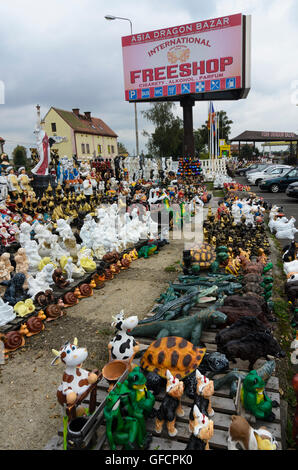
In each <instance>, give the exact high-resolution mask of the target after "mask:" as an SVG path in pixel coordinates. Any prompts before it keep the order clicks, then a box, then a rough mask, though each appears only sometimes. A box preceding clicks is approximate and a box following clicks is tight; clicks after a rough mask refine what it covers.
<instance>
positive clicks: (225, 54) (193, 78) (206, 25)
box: [122, 13, 250, 101]
mask: <svg viewBox="0 0 298 470" xmlns="http://www.w3.org/2000/svg"><path fill="white" fill-rule="evenodd" d="M247 18H249V21H246V20H247ZM122 54H123V67H124V85H125V99H126V100H127V101H160V100H179V99H181V97H182V96H183V95H192V97H193V98H194V99H199V100H204V99H239V98H242V97H245V96H246V95H247V93H248V91H249V88H250V83H249V80H250V63H249V62H250V17H247V16H244V15H242V14H241V13H239V14H236V15H230V16H224V17H221V18H215V19H211V20H206V21H199V22H195V23H190V24H185V25H181V26H175V27H171V28H165V29H159V30H155V31H149V32H147V33H140V34H133V35H131V36H125V37H123V38H122ZM244 90H246V93H245V92H244ZM237 91H238V92H237ZM240 91H242V93H239V92H240ZM216 94H218V98H217V97H216ZM225 94H226V95H228V96H233V95H234V96H235V97H234V98H225V97H224V95H225ZM244 95H245V96H244Z"/></svg>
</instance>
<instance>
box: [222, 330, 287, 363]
mask: <svg viewBox="0 0 298 470" xmlns="http://www.w3.org/2000/svg"><path fill="white" fill-rule="evenodd" d="M220 352H222V353H223V354H225V355H226V357H227V358H228V359H229V360H230V361H233V362H236V361H235V359H236V358H239V359H242V360H243V361H245V360H248V361H249V370H252V368H253V365H254V363H255V362H256V360H257V359H260V358H261V357H264V358H265V359H266V357H267V356H268V355H271V356H274V357H277V358H280V357H284V356H285V352H284V351H283V350H282V349H281V347H280V344H279V343H278V341H277V340H276V339H275V338H274V337H273V336H272V335H271V333H270V332H269V331H267V330H265V331H257V332H252V333H249V334H247V335H246V336H244V337H241V338H238V339H234V340H231V341H229V342H227V343H225V344H224V345H223V346H221V347H220Z"/></svg>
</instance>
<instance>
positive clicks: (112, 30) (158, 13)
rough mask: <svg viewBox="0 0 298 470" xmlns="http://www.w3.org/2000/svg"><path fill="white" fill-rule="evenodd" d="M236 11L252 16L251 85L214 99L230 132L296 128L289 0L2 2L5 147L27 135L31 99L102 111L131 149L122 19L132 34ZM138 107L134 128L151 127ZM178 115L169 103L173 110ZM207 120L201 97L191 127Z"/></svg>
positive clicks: (297, 34)
mask: <svg viewBox="0 0 298 470" xmlns="http://www.w3.org/2000/svg"><path fill="white" fill-rule="evenodd" d="M238 12H243V13H244V14H251V15H252V88H251V91H250V93H249V95H248V98H247V99H245V100H239V101H235V102H227V101H225V102H216V103H215V108H216V109H217V110H219V109H224V110H226V111H227V113H228V115H229V116H230V117H231V118H232V119H233V121H234V124H233V126H232V135H233V136H234V135H237V134H238V133H240V132H242V131H243V130H245V129H252V130H257V129H260V130H280V131H282V130H284V131H297V129H296V127H298V125H296V122H297V107H295V105H294V104H293V103H291V93H292V91H293V90H292V89H291V82H292V81H293V80H297V79H298V74H297V69H296V56H294V51H295V47H294V45H295V44H297V39H298V31H297V19H298V13H297V8H296V4H295V2H294V0H283V2H282V3H281V2H280V1H279V0H271V1H269V0H263V1H262V2H259V1H257V0H251V1H250V2H247V1H246V0H245V1H244V0H217V1H215V0H212V1H209V2H208V3H207V2H202V1H201V2H198V1H197V0H189V1H185V2H181V1H180V0H163V1H162V2H161V1H160V0H151V1H148V0H145V1H142V2H140V1H136V0H127V1H126V2H123V1H120V0H115V1H113V2H111V5H110V6H109V5H108V4H107V3H106V2H103V0H51V1H49V0H43V1H42V2H40V1H37V0H26V2H24V1H23V0H10V1H9V2H1V4H0V18H1V30H0V41H1V68H0V80H3V81H4V83H5V104H4V105H0V135H1V136H3V137H4V138H6V139H7V141H8V142H7V145H6V150H7V151H8V152H10V151H11V150H12V149H13V147H14V146H15V145H17V143H22V142H28V143H30V142H32V141H34V135H33V129H34V126H35V121H36V114H35V105H36V104H37V103H38V104H40V105H41V112H42V115H45V114H46V112H47V110H48V109H49V107H50V106H56V107H60V108H64V109H69V110H70V109H72V108H73V107H79V108H80V109H81V110H82V111H87V110H89V111H91V112H92V114H93V115H94V116H98V117H101V118H102V119H103V120H104V121H105V122H107V124H108V125H109V126H110V127H111V128H112V129H113V130H115V132H116V133H117V134H118V135H119V141H121V142H123V143H124V144H125V145H126V146H127V148H128V150H129V151H130V152H133V150H134V149H135V130H134V109H133V105H132V104H130V103H127V102H125V100H124V87H123V70H122V51H121V36H124V35H129V34H130V25H129V22H128V21H125V20H116V21H107V20H105V18H104V16H105V15H106V14H111V15H114V16H121V17H127V16H129V17H130V18H131V20H132V22H133V31H134V32H144V31H150V30H153V29H159V28H164V27H167V26H174V25H179V24H185V23H189V22H193V21H197V20H202V19H207V18H213V17H217V16H222V15H227V14H233V13H238ZM148 107H149V104H147V103H142V104H138V106H137V109H138V118H139V140H140V148H141V149H143V150H145V144H146V139H145V138H144V137H143V136H142V130H143V129H146V130H148V131H149V132H150V129H151V126H150V123H148V121H146V120H144V118H143V117H142V114H141V111H142V110H145V109H148ZM175 112H176V113H177V114H178V115H179V116H180V117H182V110H181V108H180V106H179V104H177V106H176V111H175ZM206 118H207V103H205V102H203V103H197V104H196V106H195V108H194V127H195V128H197V127H199V126H200V125H201V124H202V123H203V122H204V121H205V120H206Z"/></svg>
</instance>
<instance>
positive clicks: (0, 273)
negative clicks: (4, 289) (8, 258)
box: [0, 261, 10, 282]
mask: <svg viewBox="0 0 298 470" xmlns="http://www.w3.org/2000/svg"><path fill="white" fill-rule="evenodd" d="M9 280H10V272H9V271H7V269H6V266H5V263H4V261H0V282H2V281H9Z"/></svg>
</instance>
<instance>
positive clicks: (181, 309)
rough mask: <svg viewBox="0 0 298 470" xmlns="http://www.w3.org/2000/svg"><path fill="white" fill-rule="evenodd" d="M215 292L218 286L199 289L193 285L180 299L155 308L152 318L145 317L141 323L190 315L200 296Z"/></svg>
mask: <svg viewBox="0 0 298 470" xmlns="http://www.w3.org/2000/svg"><path fill="white" fill-rule="evenodd" d="M215 292H217V286H213V287H209V288H207V289H202V290H201V289H198V288H197V287H191V288H189V290H188V291H187V293H186V294H185V295H182V296H181V297H179V298H178V299H175V300H172V301H170V302H167V303H166V304H164V305H160V306H158V307H155V309H153V311H154V312H156V313H155V315H153V316H152V317H150V318H144V319H143V320H140V321H139V325H143V324H145V323H151V322H153V321H159V320H173V319H174V318H177V317H178V316H179V315H182V316H186V315H188V313H189V311H190V309H191V308H192V307H194V306H195V305H196V304H197V303H198V301H199V299H200V298H202V297H208V296H209V295H212V294H214V293H215Z"/></svg>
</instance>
